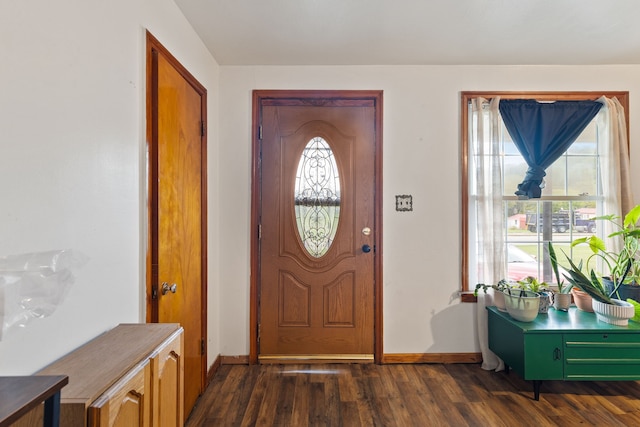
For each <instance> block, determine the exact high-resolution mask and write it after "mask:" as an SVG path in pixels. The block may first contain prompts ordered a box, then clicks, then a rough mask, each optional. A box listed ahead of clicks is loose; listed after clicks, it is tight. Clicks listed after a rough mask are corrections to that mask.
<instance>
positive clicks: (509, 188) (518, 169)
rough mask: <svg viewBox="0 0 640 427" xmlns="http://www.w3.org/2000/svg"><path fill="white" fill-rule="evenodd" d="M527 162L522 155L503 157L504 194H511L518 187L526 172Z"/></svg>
mask: <svg viewBox="0 0 640 427" xmlns="http://www.w3.org/2000/svg"><path fill="white" fill-rule="evenodd" d="M528 168H529V166H527V162H525V161H524V159H523V158H522V156H505V158H504V175H503V179H504V184H503V185H504V194H506V195H509V196H512V195H513V193H515V191H516V190H517V189H518V184H520V183H521V182H522V180H523V179H524V176H525V174H526V173H527V169H528Z"/></svg>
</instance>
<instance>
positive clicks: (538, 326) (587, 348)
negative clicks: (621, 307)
mask: <svg viewBox="0 0 640 427" xmlns="http://www.w3.org/2000/svg"><path fill="white" fill-rule="evenodd" d="M487 310H488V311H489V313H488V314H489V320H488V322H489V323H488V326H489V348H490V349H491V350H492V351H493V352H494V353H495V354H496V355H498V357H500V358H501V359H502V360H503V361H504V363H505V369H506V371H507V372H508V371H509V368H511V369H513V370H514V371H515V372H517V373H518V375H520V376H521V377H522V378H523V379H524V380H526V381H532V382H533V390H534V398H535V399H536V400H539V398H540V384H541V383H542V381H543V380H583V381H585V380H586V381H632V380H633V381H634V380H640V323H635V322H632V321H629V325H628V326H614V325H610V324H608V323H605V322H601V321H598V320H597V319H596V316H595V314H593V313H587V312H584V311H581V310H578V309H577V308H574V307H572V308H570V309H569V311H568V312H565V311H556V310H555V309H553V308H549V313H548V314H538V317H536V319H535V320H534V321H533V322H519V321H517V320H514V319H513V318H511V316H509V314H508V313H503V312H501V311H499V310H498V309H496V308H495V307H487Z"/></svg>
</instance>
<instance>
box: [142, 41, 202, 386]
mask: <svg viewBox="0 0 640 427" xmlns="http://www.w3.org/2000/svg"><path fill="white" fill-rule="evenodd" d="M146 41H147V46H146V52H147V54H146V56H147V57H146V62H147V63H146V79H147V83H146V86H147V89H146V90H147V93H146V120H147V128H146V137H147V162H146V173H147V254H146V293H145V295H146V311H147V313H146V321H147V323H156V322H158V303H159V299H158V298H157V293H158V285H159V277H158V274H159V271H158V235H157V234H158V233H157V230H158V92H157V86H158V81H157V77H158V73H157V61H156V60H154V57H157V55H159V54H161V55H162V56H163V57H164V58H165V59H166V60H167V62H169V63H170V64H171V65H172V66H173V67H174V68H175V69H176V71H177V72H178V73H179V74H180V75H181V76H182V77H183V78H184V79H185V80H186V81H187V82H188V83H189V84H190V85H191V86H192V87H193V88H194V90H195V91H196V92H197V93H198V94H199V95H200V100H201V101H200V111H201V115H202V136H201V152H200V156H201V163H200V177H201V182H200V188H201V190H200V192H201V206H200V226H201V237H200V245H201V259H200V263H201V283H200V286H201V289H200V291H201V301H200V332H201V337H202V354H201V357H200V364H201V366H200V373H201V375H200V393H202V392H203V391H204V387H205V385H206V380H207V259H208V256H207V129H208V127H207V89H206V88H205V87H204V86H203V85H202V84H200V82H198V80H196V78H195V77H194V76H193V75H192V74H191V73H190V72H189V71H188V70H187V69H186V68H185V67H184V66H183V65H182V64H181V63H180V62H179V61H178V60H177V59H176V58H175V57H174V56H173V55H172V54H171V53H170V52H169V51H168V50H167V49H166V48H165V47H164V46H163V45H162V44H161V43H160V42H159V41H158V39H156V38H155V37H154V36H153V35H152V34H151V33H150V32H149V31H147V32H146ZM154 295H155V298H154Z"/></svg>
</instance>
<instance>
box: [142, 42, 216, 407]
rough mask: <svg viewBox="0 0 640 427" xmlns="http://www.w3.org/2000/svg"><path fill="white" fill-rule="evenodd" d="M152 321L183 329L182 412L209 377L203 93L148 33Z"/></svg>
mask: <svg viewBox="0 0 640 427" xmlns="http://www.w3.org/2000/svg"><path fill="white" fill-rule="evenodd" d="M147 45H148V48H147V49H148V52H147V55H148V86H149V87H148V92H149V93H148V107H147V108H148V110H149V111H148V120H149V129H148V135H149V138H148V141H149V225H150V227H149V228H150V229H149V238H150V242H149V254H148V257H147V264H148V265H147V277H148V283H147V320H148V321H149V322H162V323H179V324H180V325H182V327H183V328H184V354H183V355H182V361H183V363H184V410H185V414H187V415H188V414H189V412H190V411H191V409H192V408H193V405H194V404H195V401H196V399H197V398H198V396H200V394H201V393H202V391H203V389H204V384H205V378H206V340H205V338H206V323H205V320H206V259H207V258H206V234H207V233H206V230H207V228H206V200H207V199H206V162H205V159H206V139H205V132H204V129H205V118H206V89H205V88H204V87H203V86H201V85H200V84H199V83H198V82H197V81H196V80H195V79H194V78H193V76H191V74H189V73H188V71H187V70H185V69H184V68H183V67H182V66H181V65H180V64H179V63H178V62H177V60H176V59H175V58H174V57H173V56H171V54H169V52H168V51H166V49H164V48H163V47H162V46H161V45H160V44H159V42H158V41H157V40H155V39H154V38H153V36H151V35H150V34H149V35H148V39H147Z"/></svg>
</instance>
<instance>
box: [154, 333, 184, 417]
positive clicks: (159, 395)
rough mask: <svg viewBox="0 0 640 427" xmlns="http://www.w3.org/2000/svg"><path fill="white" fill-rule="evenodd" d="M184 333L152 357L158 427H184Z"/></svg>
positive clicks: (167, 342) (161, 347) (163, 346)
mask: <svg viewBox="0 0 640 427" xmlns="http://www.w3.org/2000/svg"><path fill="white" fill-rule="evenodd" d="M182 350H183V341H182V331H180V333H177V334H175V335H174V336H173V337H171V338H169V339H168V340H167V341H165V343H163V345H162V346H160V347H159V348H158V350H157V352H156V353H155V354H154V355H153V356H152V357H151V371H152V375H151V376H152V380H151V381H152V384H153V421H152V425H153V426H157V427H182V425H183V424H184V365H183V358H182Z"/></svg>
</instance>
